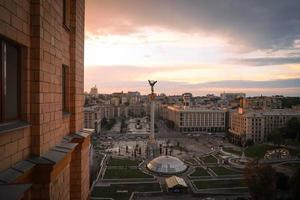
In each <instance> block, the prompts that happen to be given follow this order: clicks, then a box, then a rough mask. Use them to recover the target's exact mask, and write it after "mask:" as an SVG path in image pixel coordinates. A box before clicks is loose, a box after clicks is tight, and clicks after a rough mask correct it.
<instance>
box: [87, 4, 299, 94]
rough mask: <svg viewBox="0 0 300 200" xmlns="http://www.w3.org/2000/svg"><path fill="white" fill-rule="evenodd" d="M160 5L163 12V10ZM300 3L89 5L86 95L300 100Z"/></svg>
mask: <svg viewBox="0 0 300 200" xmlns="http://www.w3.org/2000/svg"><path fill="white" fill-rule="evenodd" d="M156 5H159V7H158V6H156ZM299 7H300V3H299V2H297V1H292V0H289V1H285V2H284V3H283V2H280V1H276V4H275V3H273V1H264V2H260V1H251V2H248V1H247V2H241V1H235V2H233V1H222V2H219V1H218V2H217V1H209V2H207V1H193V0H190V1H172V2H171V1H169V0H165V1H160V3H159V4H156V3H155V1H151V2H149V1H126V0H125V1H124V0H123V1H105V0H101V1H93V0H89V1H87V2H86V11H87V12H86V25H85V30H86V33H85V40H86V41H85V91H88V90H89V88H90V87H92V86H93V85H95V84H96V85H97V86H98V88H99V92H101V93H111V92H117V91H122V90H123V91H130V90H138V91H141V93H143V94H147V93H149V92H148V90H147V82H146V80H148V79H154V80H159V82H160V84H159V85H158V86H157V92H158V93H162V92H163V93H167V94H180V93H183V92H192V93H193V94H195V95H204V94H207V93H215V94H218V93H220V92H223V91H225V92H245V93H247V94H249V95H250V96H253V95H260V94H263V95H275V94H282V95H288V96H299V95H300V92H299V91H300V31H299V27H300V20H299V19H300V14H299V12H298V8H299Z"/></svg>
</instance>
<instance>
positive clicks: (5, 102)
mask: <svg viewBox="0 0 300 200" xmlns="http://www.w3.org/2000/svg"><path fill="white" fill-rule="evenodd" d="M0 46H1V50H0V65H1V66H0V67H1V69H0V76H1V81H0V97H1V98H0V99H1V103H0V104H1V105H0V112H1V116H0V122H8V121H13V120H17V119H18V118H19V111H20V94H19V91H20V90H19V89H20V47H18V46H16V45H14V44H12V43H10V42H7V41H5V40H2V39H0Z"/></svg>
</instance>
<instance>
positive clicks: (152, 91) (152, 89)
mask: <svg viewBox="0 0 300 200" xmlns="http://www.w3.org/2000/svg"><path fill="white" fill-rule="evenodd" d="M148 82H149V85H150V86H151V94H154V85H155V83H157V81H153V80H148Z"/></svg>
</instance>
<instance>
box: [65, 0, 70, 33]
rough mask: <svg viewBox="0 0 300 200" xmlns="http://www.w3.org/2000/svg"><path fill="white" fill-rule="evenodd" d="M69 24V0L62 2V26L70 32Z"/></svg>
mask: <svg viewBox="0 0 300 200" xmlns="http://www.w3.org/2000/svg"><path fill="white" fill-rule="evenodd" d="M70 23H71V0H63V24H64V26H65V28H66V29H68V30H70Z"/></svg>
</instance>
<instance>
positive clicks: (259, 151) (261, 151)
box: [245, 144, 300, 158]
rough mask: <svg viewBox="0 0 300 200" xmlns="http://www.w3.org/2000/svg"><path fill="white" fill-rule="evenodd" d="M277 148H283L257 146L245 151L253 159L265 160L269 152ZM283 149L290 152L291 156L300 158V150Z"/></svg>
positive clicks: (267, 145) (266, 145)
mask: <svg viewBox="0 0 300 200" xmlns="http://www.w3.org/2000/svg"><path fill="white" fill-rule="evenodd" d="M277 148H281V147H276V146H272V145H269V144H255V145H253V146H250V147H248V148H247V149H246V150H245V155H246V156H248V157H251V158H263V157H264V156H265V154H266V152H267V151H269V150H272V149H277ZM282 148H285V149H287V150H289V152H290V155H291V156H300V150H298V149H290V148H287V147H282Z"/></svg>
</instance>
